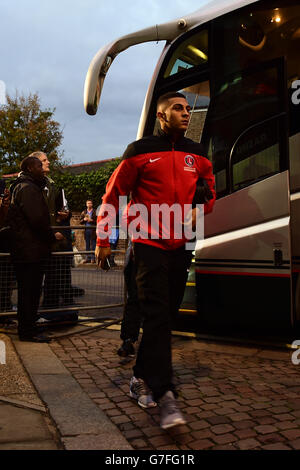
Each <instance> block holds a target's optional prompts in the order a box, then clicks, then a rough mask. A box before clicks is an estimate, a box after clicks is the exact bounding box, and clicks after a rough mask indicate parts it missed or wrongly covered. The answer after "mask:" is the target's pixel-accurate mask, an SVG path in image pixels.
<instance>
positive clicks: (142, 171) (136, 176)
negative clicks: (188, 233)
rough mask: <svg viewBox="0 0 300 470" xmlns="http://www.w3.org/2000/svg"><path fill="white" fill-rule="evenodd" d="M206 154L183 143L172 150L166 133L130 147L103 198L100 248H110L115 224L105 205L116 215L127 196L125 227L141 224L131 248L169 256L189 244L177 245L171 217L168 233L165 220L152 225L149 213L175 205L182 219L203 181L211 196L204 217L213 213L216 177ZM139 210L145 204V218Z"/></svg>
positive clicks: (199, 147) (194, 145)
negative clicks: (143, 245) (145, 247)
mask: <svg viewBox="0 0 300 470" xmlns="http://www.w3.org/2000/svg"><path fill="white" fill-rule="evenodd" d="M202 154H203V148H202V145H201V144H198V143H196V142H194V141H192V140H191V139H187V138H185V137H182V138H181V139H180V140H179V141H177V142H176V144H175V145H172V143H171V141H170V140H169V138H168V136H167V135H166V134H164V133H162V132H161V133H160V135H158V136H149V137H144V138H142V139H141V140H138V141H136V142H133V143H132V144H130V145H129V146H128V147H127V149H126V151H125V153H124V155H123V161H122V162H121V163H120V165H119V166H118V167H117V168H116V170H115V171H114V173H113V174H112V175H111V177H110V179H109V181H108V183H107V186H106V193H105V195H104V196H103V198H102V206H101V209H100V212H99V216H98V219H97V234H98V238H97V245H98V246H103V247H107V246H109V240H108V237H107V235H109V234H110V228H111V226H112V225H114V224H115V221H114V220H112V217H111V216H107V214H108V212H106V208H105V204H111V205H112V206H114V208H115V210H116V212H118V209H119V196H127V195H129V194H131V201H130V203H129V204H128V206H127V213H129V217H128V221H127V222H128V223H129V225H130V223H132V222H133V221H134V220H135V222H136V223H137V222H138V224H134V226H136V225H138V226H139V227H140V229H141V235H140V236H138V237H137V236H135V237H133V239H132V241H133V242H139V243H146V244H150V245H153V246H157V247H159V248H162V249H165V250H172V249H176V248H180V247H181V246H182V245H184V244H185V242H186V241H187V240H186V238H184V237H181V238H179V239H176V237H177V236H178V234H177V235H176V234H175V230H176V229H175V230H174V217H173V216H172V214H171V224H170V227H166V226H165V225H166V224H164V223H163V222H164V221H163V220H161V218H160V219H159V222H158V225H157V224H156V223H154V222H153V218H151V217H152V216H151V214H152V212H151V210H152V209H153V205H154V206H155V205H156V207H157V205H162V204H167V205H168V206H169V207H171V206H172V205H173V204H177V205H179V207H181V208H182V213H183V206H184V204H192V202H193V198H194V195H195V190H196V185H197V181H198V180H199V178H203V179H205V180H206V183H207V185H208V187H209V189H210V191H211V193H212V195H213V198H212V199H211V200H210V201H208V202H207V203H205V205H204V213H208V212H211V211H212V208H213V204H214V201H215V189H214V176H213V173H212V165H211V162H210V161H209V160H208V159H207V158H205V157H203V156H202ZM136 204H143V207H144V208H146V211H147V215H146V216H145V213H144V212H143V211H142V212H141V211H136V209H139V206H134V205H136ZM177 207H178V206H177ZM134 208H135V210H133V209H134ZM130 212H131V216H130ZM132 213H133V215H132ZM134 213H136V217H135V216H134ZM140 215H142V217H140ZM157 220H158V219H157ZM182 220H183V217H182ZM166 229H167V230H166ZM100 234H101V236H100ZM153 234H154V236H153ZM99 236H100V238H99ZM104 237H105V238H104Z"/></svg>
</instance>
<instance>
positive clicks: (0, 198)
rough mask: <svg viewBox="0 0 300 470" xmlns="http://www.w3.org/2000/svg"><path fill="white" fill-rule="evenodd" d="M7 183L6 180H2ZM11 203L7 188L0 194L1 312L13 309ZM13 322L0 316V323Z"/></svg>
mask: <svg viewBox="0 0 300 470" xmlns="http://www.w3.org/2000/svg"><path fill="white" fill-rule="evenodd" d="M2 181H3V183H4V184H5V181H4V180H2ZM9 204H10V192H9V190H8V189H7V188H5V189H4V190H3V194H2V193H1V194H0V253H3V255H2V256H1V255H0V312H7V311H9V310H12V307H13V306H12V302H11V296H12V290H13V281H14V273H13V268H12V265H11V262H10V259H9V256H7V253H9V251H10V239H11V233H10V229H9V227H6V217H7V212H8V208H9ZM10 323H13V322H12V321H11V320H10V319H9V318H8V317H5V316H3V315H2V316H0V324H10Z"/></svg>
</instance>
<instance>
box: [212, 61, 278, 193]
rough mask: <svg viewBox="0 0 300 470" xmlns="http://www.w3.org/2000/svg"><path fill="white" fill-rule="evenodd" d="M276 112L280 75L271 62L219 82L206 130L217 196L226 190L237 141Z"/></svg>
mask: <svg viewBox="0 0 300 470" xmlns="http://www.w3.org/2000/svg"><path fill="white" fill-rule="evenodd" d="M279 111H280V97H279V78H278V70H277V67H275V66H274V65H272V66H271V67H266V66H263V67H259V68H258V69H257V67H255V69H254V70H250V71H245V72H243V73H242V72H240V73H237V74H234V75H231V76H228V77H226V78H225V79H224V81H223V82H220V83H219V86H218V88H217V89H216V91H215V95H214V96H213V97H212V99H211V103H210V107H209V112H208V116H207V124H206V129H205V139H206V141H207V139H208V142H207V144H206V146H207V147H208V149H209V152H208V154H209V155H208V156H209V158H211V159H212V163H213V168H214V173H215V177H216V189H217V193H218V195H219V196H222V195H223V194H224V193H225V192H226V191H227V190H228V184H229V181H228V180H227V168H228V162H229V156H230V152H231V149H232V147H233V146H234V144H235V142H236V140H237V139H238V138H239V136H240V135H241V134H242V133H243V132H244V131H245V130H246V129H248V128H249V127H251V126H252V125H254V124H256V123H259V122H261V121H263V120H265V119H267V118H270V117H272V116H273V115H276V114H278V113H279ZM205 139H204V140H205ZM242 159H243V158H242V157H241V158H240V160H242Z"/></svg>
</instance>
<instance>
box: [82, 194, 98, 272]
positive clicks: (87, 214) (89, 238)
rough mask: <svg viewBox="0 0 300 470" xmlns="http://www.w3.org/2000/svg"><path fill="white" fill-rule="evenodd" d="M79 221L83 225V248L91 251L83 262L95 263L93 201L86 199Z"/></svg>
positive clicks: (95, 217) (94, 212)
mask: <svg viewBox="0 0 300 470" xmlns="http://www.w3.org/2000/svg"><path fill="white" fill-rule="evenodd" d="M79 223H80V224H81V225H85V227H86V228H85V231H84V239H85V250H86V251H93V253H92V254H89V255H86V258H85V261H84V263H95V254H94V251H95V248H96V239H97V235H96V223H97V214H96V211H95V209H94V208H93V201H92V200H91V199H88V200H87V201H86V209H85V210H84V211H82V212H81V214H80V220H79Z"/></svg>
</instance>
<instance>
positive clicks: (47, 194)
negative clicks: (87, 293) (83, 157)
mask: <svg viewBox="0 0 300 470" xmlns="http://www.w3.org/2000/svg"><path fill="white" fill-rule="evenodd" d="M30 156H33V157H37V158H38V159H39V160H40V162H41V163H42V168H43V172H44V177H45V178H44V181H45V186H44V188H43V194H44V198H45V201H46V203H47V206H48V210H49V214H50V223H51V226H59V227H61V228H59V229H57V231H59V232H60V233H61V234H62V239H61V240H58V241H57V240H56V241H55V242H54V243H53V245H52V247H51V251H52V252H64V251H65V252H70V253H72V254H71V255H51V256H50V258H49V260H48V263H47V266H46V272H45V280H44V296H43V308H45V309H48V308H53V309H57V308H59V307H60V299H61V300H62V303H63V305H66V306H72V305H73V304H74V299H73V287H72V276H71V264H72V259H73V247H72V239H71V230H70V228H64V227H69V225H70V219H71V216H72V214H71V212H70V211H69V208H68V207H67V203H66V201H65V200H64V193H63V190H62V189H60V188H58V187H57V186H56V185H55V182H54V181H53V179H52V178H51V177H50V175H49V174H50V162H49V160H48V157H47V155H46V154H45V153H44V152H41V151H36V152H33V153H31V155H30ZM55 230H56V229H55ZM41 317H42V318H44V319H45V320H55V321H64V320H72V321H77V320H78V314H77V312H68V313H67V312H64V313H63V314H62V312H59V313H58V314H57V315H54V313H49V314H48V313H43V314H42V315H41Z"/></svg>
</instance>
